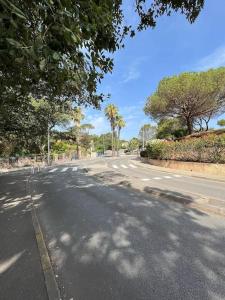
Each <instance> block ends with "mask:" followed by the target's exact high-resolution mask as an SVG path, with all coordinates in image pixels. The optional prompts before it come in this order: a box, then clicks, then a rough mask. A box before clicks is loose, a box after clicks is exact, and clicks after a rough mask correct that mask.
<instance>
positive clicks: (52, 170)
mask: <svg viewBox="0 0 225 300" xmlns="http://www.w3.org/2000/svg"><path fill="white" fill-rule="evenodd" d="M57 170H58V168H55V169H51V170H50V171H48V173H53V172H55V171H57Z"/></svg>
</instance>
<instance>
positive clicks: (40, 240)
mask: <svg viewBox="0 0 225 300" xmlns="http://www.w3.org/2000/svg"><path fill="white" fill-rule="evenodd" d="M30 181H31V176H30V177H29V178H28V185H29V187H30ZM29 193H30V198H31V203H32V211H31V213H32V221H33V226H34V231H35V236H36V241H37V245H38V249H39V254H40V259H41V265H42V269H43V273H44V277H45V285H46V289H47V294H48V299H49V300H60V299H61V297H60V292H59V288H58V284H57V282H56V280H55V274H54V271H53V267H52V264H51V260H50V257H49V255H48V250H47V247H46V244H45V241H44V237H43V233H42V230H41V226H40V224H39V221H38V218H37V214H36V210H35V205H34V200H33V198H32V194H31V190H30V188H29Z"/></svg>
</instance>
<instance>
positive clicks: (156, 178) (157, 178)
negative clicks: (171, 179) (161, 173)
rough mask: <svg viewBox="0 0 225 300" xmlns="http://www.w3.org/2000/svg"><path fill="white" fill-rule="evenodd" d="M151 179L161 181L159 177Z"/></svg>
mask: <svg viewBox="0 0 225 300" xmlns="http://www.w3.org/2000/svg"><path fill="white" fill-rule="evenodd" d="M153 179H155V180H160V179H162V178H160V177H154V178H153Z"/></svg>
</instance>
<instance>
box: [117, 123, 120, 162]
mask: <svg viewBox="0 0 225 300" xmlns="http://www.w3.org/2000/svg"><path fill="white" fill-rule="evenodd" d="M117 139H118V140H117V156H119V146H120V129H118V136H117Z"/></svg>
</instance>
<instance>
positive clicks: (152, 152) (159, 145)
mask: <svg viewBox="0 0 225 300" xmlns="http://www.w3.org/2000/svg"><path fill="white" fill-rule="evenodd" d="M164 148H165V146H164V142H163V141H160V140H154V141H151V142H150V143H148V145H147V146H146V151H147V153H148V157H150V158H152V159H161V158H162V157H163V151H164Z"/></svg>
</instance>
